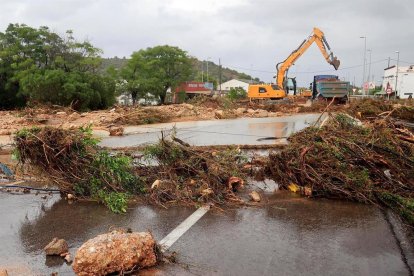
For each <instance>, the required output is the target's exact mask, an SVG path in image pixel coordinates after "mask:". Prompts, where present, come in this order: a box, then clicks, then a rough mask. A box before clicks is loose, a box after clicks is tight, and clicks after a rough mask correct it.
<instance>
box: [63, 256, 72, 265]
mask: <svg viewBox="0 0 414 276" xmlns="http://www.w3.org/2000/svg"><path fill="white" fill-rule="evenodd" d="M65 261H66V262H67V263H68V264H70V263H71V262H72V256H71V255H70V254H67V255H66V256H65Z"/></svg>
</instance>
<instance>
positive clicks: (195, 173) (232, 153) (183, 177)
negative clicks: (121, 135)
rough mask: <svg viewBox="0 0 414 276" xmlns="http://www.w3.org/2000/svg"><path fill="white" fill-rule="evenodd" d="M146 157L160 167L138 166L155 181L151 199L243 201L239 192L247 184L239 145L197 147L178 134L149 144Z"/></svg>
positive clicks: (197, 203)
mask: <svg viewBox="0 0 414 276" xmlns="http://www.w3.org/2000/svg"><path fill="white" fill-rule="evenodd" d="M145 156H146V157H147V158H150V159H152V160H155V161H156V162H157V166H153V167H147V166H140V167H138V169H137V170H138V174H139V175H141V176H145V177H146V178H147V179H148V180H149V181H150V182H151V183H154V184H153V185H152V187H151V192H150V199H151V200H152V201H153V202H155V203H157V204H160V205H165V204H166V203H181V204H186V205H199V204H201V203H216V204H218V205H226V204H240V203H242V202H243V201H242V200H241V199H240V198H239V197H238V196H237V195H236V194H235V191H237V190H238V188H240V187H241V186H243V183H244V181H243V179H242V178H243V177H244V174H243V172H242V169H241V168H242V166H241V165H240V164H241V163H242V162H244V161H245V160H244V158H243V157H242V156H241V155H240V153H239V151H238V150H237V149H236V148H233V149H228V150H226V151H221V152H210V151H206V150H197V149H194V148H192V147H190V146H189V145H188V144H186V143H185V142H183V141H181V140H180V139H178V138H176V137H172V139H170V140H168V139H167V138H165V137H163V138H162V139H161V140H160V141H159V143H158V144H155V145H151V146H148V147H147V148H146V149H145Z"/></svg>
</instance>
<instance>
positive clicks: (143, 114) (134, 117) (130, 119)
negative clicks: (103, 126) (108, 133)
mask: <svg viewBox="0 0 414 276" xmlns="http://www.w3.org/2000/svg"><path fill="white" fill-rule="evenodd" d="M118 112H119V113H121V115H120V116H119V117H118V118H117V119H115V120H114V122H115V123H118V124H122V125H146V124H156V123H165V122H168V121H170V119H171V114H168V113H165V112H163V111H162V110H160V109H155V108H142V107H136V108H132V109H131V108H127V107H125V108H123V109H119V110H118Z"/></svg>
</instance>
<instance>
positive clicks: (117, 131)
mask: <svg viewBox="0 0 414 276" xmlns="http://www.w3.org/2000/svg"><path fill="white" fill-rule="evenodd" d="M122 135H124V128H123V127H110V128H109V136H122Z"/></svg>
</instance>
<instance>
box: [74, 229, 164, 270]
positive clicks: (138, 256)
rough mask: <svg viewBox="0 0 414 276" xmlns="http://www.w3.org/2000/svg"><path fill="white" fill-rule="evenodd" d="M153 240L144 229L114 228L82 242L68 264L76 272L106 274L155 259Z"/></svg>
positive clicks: (147, 264)
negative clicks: (136, 230) (123, 229)
mask: <svg viewBox="0 0 414 276" xmlns="http://www.w3.org/2000/svg"><path fill="white" fill-rule="evenodd" d="M155 250H156V243H155V240H154V238H153V237H152V235H151V234H150V233H148V232H142V233H138V232H134V233H126V232H125V231H122V230H115V231H112V232H110V233H107V234H102V235H99V236H97V237H95V238H93V239H90V240H88V241H87V242H86V243H84V244H83V245H82V246H81V247H80V248H79V249H78V251H77V252H76V256H75V259H74V260H73V265H72V268H73V270H74V272H75V273H76V275H80V276H89V275H91V276H92V275H107V274H110V273H114V272H125V271H128V270H132V269H134V268H146V267H151V266H154V265H155V264H156V263H157V256H156V252H155Z"/></svg>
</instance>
